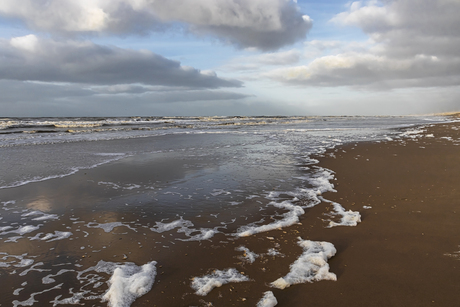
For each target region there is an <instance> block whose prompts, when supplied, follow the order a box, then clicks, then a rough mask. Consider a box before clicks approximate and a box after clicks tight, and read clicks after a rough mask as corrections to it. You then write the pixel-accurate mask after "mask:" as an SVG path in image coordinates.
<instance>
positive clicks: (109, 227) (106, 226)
mask: <svg viewBox="0 0 460 307" xmlns="http://www.w3.org/2000/svg"><path fill="white" fill-rule="evenodd" d="M85 226H86V227H88V228H102V229H103V230H104V231H105V232H111V231H112V230H113V229H114V228H115V227H121V226H124V227H128V228H129V229H131V230H134V231H136V229H135V228H132V227H131V226H129V225H127V224H123V223H121V222H112V223H103V224H99V223H95V222H89V223H88V224H86V225H85Z"/></svg>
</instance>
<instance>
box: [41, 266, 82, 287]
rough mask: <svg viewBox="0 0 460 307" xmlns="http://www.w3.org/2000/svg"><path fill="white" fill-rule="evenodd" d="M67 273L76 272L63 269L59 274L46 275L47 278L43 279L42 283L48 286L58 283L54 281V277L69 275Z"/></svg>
mask: <svg viewBox="0 0 460 307" xmlns="http://www.w3.org/2000/svg"><path fill="white" fill-rule="evenodd" d="M67 272H74V270H67V269H62V270H59V272H57V274H49V275H46V276H45V277H43V278H42V283H43V284H45V285H46V284H51V283H53V282H56V280H54V278H53V277H56V276H59V275H62V274H64V273H67Z"/></svg>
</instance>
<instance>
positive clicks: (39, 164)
mask: <svg viewBox="0 0 460 307" xmlns="http://www.w3.org/2000/svg"><path fill="white" fill-rule="evenodd" d="M451 120H452V119H451V118H448V117H446V116H435V115H430V116H380V117H372V116H339V117H316V116H312V117H303V116H291V117H284V116H279V117H247V116H239V117H234V116H231V117H225V116H224V117H142V116H141V117H117V118H104V117H97V118H88V117H85V118H74V117H71V118H0V156H1V160H0V174H1V175H0V284H1V285H2V287H1V289H0V306H59V305H64V306H66V305H69V306H70V305H84V306H123V307H124V306H131V305H133V306H141V305H142V306H154V305H157V306H162V305H161V304H162V303H161V301H160V300H158V301H155V298H154V297H153V298H152V297H150V296H148V294H149V292H151V291H154V290H155V288H156V287H157V288H158V287H160V286H159V284H160V280H162V279H163V280H169V282H171V283H174V281H175V279H177V280H176V282H178V283H179V282H180V284H181V285H182V287H181V288H177V289H180V291H184V293H183V294H182V299H180V298H179V299H176V298H175V299H176V300H174V301H171V302H175V303H171V304H170V306H176V305H177V306H192V305H193V304H192V303H190V302H194V301H196V302H198V303H197V304H196V305H199V304H201V305H203V306H205V305H206V304H208V305H206V306H210V305H209V303H205V301H203V299H206V297H207V295H208V294H209V293H213V292H216V290H214V289H215V288H218V287H221V286H223V285H225V284H231V283H244V282H248V281H250V280H253V279H251V276H248V275H247V274H246V275H245V274H242V272H240V271H241V270H238V269H236V268H235V263H232V262H231V261H229V262H228V263H224V262H225V260H222V261H221V262H220V263H221V267H206V265H207V263H209V265H210V266H211V265H212V264H213V262H212V261H211V260H210V261H209V262H207V261H204V260H203V259H199V260H200V261H198V260H197V261H192V262H190V261H188V262H187V261H186V260H185V258H184V257H188V256H187V255H190V256H191V255H193V253H194V252H196V253H199V252H198V250H199V249H200V248H204V247H205V246H208V247H209V246H213V247H215V248H218V247H219V246H225V245H232V246H235V248H233V247H232V250H233V251H234V253H236V254H238V255H240V256H238V261H243V262H245V263H246V264H247V265H250V264H251V263H254V261H256V260H257V259H259V260H260V259H262V258H263V257H272V258H276V257H283V250H282V248H281V247H280V245H279V244H277V243H273V245H272V246H271V247H270V248H267V250H266V251H265V252H264V253H261V252H260V251H259V252H254V250H255V249H256V246H250V245H244V244H242V243H240V242H243V240H244V239H245V238H248V237H257V236H262V235H264V234H265V233H270V234H272V233H273V232H275V233H276V232H283V231H284V230H286V229H288V228H289V227H291V226H292V225H295V224H298V223H301V222H302V219H303V217H304V215H305V214H306V211H307V210H308V209H309V208H312V207H315V206H318V205H320V204H324V203H328V204H329V201H328V200H327V193H333V192H334V191H335V187H334V180H335V175H334V170H329V169H325V168H323V167H321V165H319V164H318V160H317V159H316V158H318V157H325V156H326V157H330V158H334V154H333V151H332V150H333V149H334V148H338V147H340V146H341V145H344V144H350V143H356V144H358V145H359V143H361V142H386V141H393V140H404V139H405V138H414V137H416V136H417V135H419V134H420V133H422V132H423V130H424V128H425V127H427V126H429V125H433V124H436V123H442V122H449V121H451ZM362 210H366V208H363V209H362ZM360 221H361V215H360V212H359V211H352V210H349V208H344V207H343V206H342V205H341V204H338V203H333V212H332V214H329V215H328V216H327V217H326V218H324V217H323V223H324V225H323V226H324V228H332V227H354V226H359V223H360ZM264 238H268V239H269V240H270V238H271V237H266V236H265V237H264ZM244 242H249V241H244ZM245 244H246V243H245ZM292 244H294V245H298V246H299V247H301V248H302V249H303V253H300V254H299V255H298V256H299V257H298V259H297V260H296V261H295V262H294V263H292V265H291V266H290V267H289V268H288V269H289V273H288V274H287V275H285V276H279V279H276V280H273V282H272V283H270V284H269V286H270V287H272V288H273V289H284V288H286V287H289V286H291V285H294V284H299V283H305V282H312V281H317V280H321V279H326V280H327V279H329V280H331V279H332V280H334V278H336V276H335V274H333V272H329V271H328V265H327V260H328V259H329V258H330V257H333V256H334V254H335V253H337V252H340V251H337V250H336V249H335V247H334V246H333V245H332V244H331V243H328V242H317V241H309V240H303V239H301V238H299V240H298V241H297V242H292ZM178 251H180V252H181V254H180V255H179V254H178ZM199 254H200V255H203V254H205V253H199ZM184 255H185V256H184ZM210 257H212V256H210ZM189 258H190V257H189ZM318 259H319V260H318ZM171 263H173V264H174V265H172V264H171ZM190 263H192V265H191V264H190ZM160 271H161V272H160ZM177 272H183V274H185V275H184V276H185V277H186V278H185V279H180V278H182V277H178V276H179V275H180V274H179V275H178V273H177ZM160 274H161V276H160ZM187 274H188V275H187ZM168 278H169V279H168ZM184 289H185V290H184ZM177 291H179V290H176V292H177ZM219 295H220V294H219ZM256 295H257V296H258V297H260V301H259V302H258V303H257V306H259V307H264V306H265V307H266V306H275V305H276V297H275V296H274V294H273V292H271V291H267V292H264V293H257V294H256ZM146 298H148V301H147V299H146ZM171 299H172V298H171ZM163 301H164V300H163ZM200 302H201V303H200ZM136 304H137V305H136ZM201 305H200V306H201Z"/></svg>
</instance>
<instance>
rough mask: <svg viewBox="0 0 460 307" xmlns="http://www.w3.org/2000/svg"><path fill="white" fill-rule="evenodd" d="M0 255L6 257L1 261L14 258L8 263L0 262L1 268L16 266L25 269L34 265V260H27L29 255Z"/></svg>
mask: <svg viewBox="0 0 460 307" xmlns="http://www.w3.org/2000/svg"><path fill="white" fill-rule="evenodd" d="M0 255H4V256H3V257H1V258H0V260H9V258H12V260H9V261H7V262H0V268H7V267H10V266H14V267H17V268H24V267H27V266H30V265H32V264H33V263H34V260H32V259H26V258H25V256H27V254H22V255H9V254H7V253H0ZM18 261H19V263H18Z"/></svg>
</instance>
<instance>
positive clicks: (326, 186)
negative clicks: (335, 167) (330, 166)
mask: <svg viewBox="0 0 460 307" xmlns="http://www.w3.org/2000/svg"><path fill="white" fill-rule="evenodd" d="M306 179H307V181H308V183H310V184H311V185H312V186H313V187H312V189H313V190H314V191H315V192H316V194H318V195H321V194H323V193H325V192H336V190H335V189H334V185H333V184H332V183H331V182H330V180H332V179H334V175H333V172H332V171H331V170H326V169H324V168H322V167H318V168H317V171H316V172H315V173H313V174H312V175H311V176H310V177H307V178H306Z"/></svg>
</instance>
